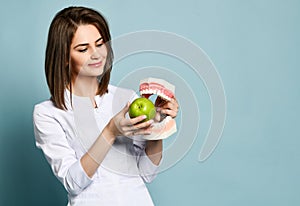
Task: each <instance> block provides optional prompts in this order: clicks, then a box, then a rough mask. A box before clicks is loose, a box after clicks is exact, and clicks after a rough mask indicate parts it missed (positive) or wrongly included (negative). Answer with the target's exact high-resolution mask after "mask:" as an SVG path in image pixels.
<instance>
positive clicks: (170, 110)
mask: <svg viewBox="0 0 300 206" xmlns="http://www.w3.org/2000/svg"><path fill="white" fill-rule="evenodd" d="M155 107H156V111H157V113H160V114H161V115H168V116H170V117H172V118H175V117H176V116H177V113H178V108H179V105H178V102H177V100H176V98H172V99H171V101H166V100H164V99H162V98H161V97H159V96H158V97H157V98H156V100H155ZM158 118H159V120H161V118H160V117H158Z"/></svg>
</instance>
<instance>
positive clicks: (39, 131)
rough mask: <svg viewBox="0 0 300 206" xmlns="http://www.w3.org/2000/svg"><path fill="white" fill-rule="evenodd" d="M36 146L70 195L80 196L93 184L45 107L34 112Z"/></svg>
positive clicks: (51, 114) (63, 133) (63, 132)
mask: <svg viewBox="0 0 300 206" xmlns="http://www.w3.org/2000/svg"><path fill="white" fill-rule="evenodd" d="M33 125H34V134H35V139H36V146H37V147H38V148H40V149H41V150H42V151H43V153H44V155H45V157H46V159H47V161H48V162H49V164H50V166H51V169H52V171H53V173H54V175H55V176H56V177H57V178H58V179H59V180H60V182H62V184H63V185H64V187H65V188H66V190H67V191H68V193H69V194H70V195H78V194H79V193H80V192H81V191H82V190H84V189H85V188H86V187H87V186H89V185H90V184H91V183H92V179H91V178H89V177H88V176H87V174H86V173H85V172H84V170H83V168H82V166H81V163H80V159H77V158H76V155H75V151H74V150H73V149H72V148H71V147H70V145H69V143H68V141H67V138H66V134H65V131H64V128H63V127H62V125H61V124H60V123H59V122H58V121H57V120H56V119H55V118H54V116H53V112H52V113H51V111H50V109H48V108H47V107H46V106H45V105H41V104H40V105H36V106H35V108H34V111H33Z"/></svg>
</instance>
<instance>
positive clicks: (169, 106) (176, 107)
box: [160, 102, 178, 113]
mask: <svg viewBox="0 0 300 206" xmlns="http://www.w3.org/2000/svg"><path fill="white" fill-rule="evenodd" d="M163 109H169V110H173V111H174V112H176V113H177V112H178V105H176V104H174V103H172V102H168V103H167V104H166V105H164V106H163V107H161V109H160V110H163Z"/></svg>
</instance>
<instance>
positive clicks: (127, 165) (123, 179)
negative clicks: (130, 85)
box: [33, 7, 178, 206]
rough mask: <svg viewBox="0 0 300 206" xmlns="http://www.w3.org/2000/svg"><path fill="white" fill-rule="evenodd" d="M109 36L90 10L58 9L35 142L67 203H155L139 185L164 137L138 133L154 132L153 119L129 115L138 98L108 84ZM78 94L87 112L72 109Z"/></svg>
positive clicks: (149, 176)
mask: <svg viewBox="0 0 300 206" xmlns="http://www.w3.org/2000/svg"><path fill="white" fill-rule="evenodd" d="M110 40H111V37H110V33H109V28H108V25H107V22H106V20H105V19H104V17H103V16H102V15H101V14H99V13H98V12H97V11H95V10H93V9H89V8H84V7H69V8H65V9H63V10H61V11H60V12H58V13H57V14H56V16H55V17H54V19H53V21H52V23H51V25H50V29H49V34H48V42H47V48H46V60H45V72H46V78H47V84H48V87H49V90H50V93H51V99H50V100H47V101H44V102H42V103H40V104H37V105H36V106H35V108H34V113H33V120H34V130H35V137H36V145H37V147H39V148H41V149H42V151H43V153H44V154H45V157H46V158H47V160H48V162H49V164H50V165H51V168H52V170H53V173H54V174H55V176H56V177H57V178H58V179H59V180H60V181H61V182H62V184H63V185H64V187H65V188H66V190H67V191H68V199H69V203H68V205H89V206H91V205H153V202H152V200H151V197H150V195H149V193H148V191H147V188H146V186H145V184H144V182H151V181H152V180H153V179H154V178H155V176H156V173H157V171H158V167H159V164H160V162H161V158H162V140H152V141H145V140H143V139H142V138H140V137H141V136H143V135H147V134H150V133H151V124H152V123H153V120H149V121H143V120H144V119H145V118H146V117H145V116H139V117H136V118H132V119H130V118H126V115H127V112H128V109H129V104H130V102H131V101H133V100H134V98H136V97H137V95H136V94H135V93H134V92H133V91H131V90H127V89H122V88H118V87H115V86H112V85H110V84H109V79H110V72H111V68H112V62H113V51H112V48H111V43H110ZM120 94H122V95H120ZM81 98H85V99H86V98H88V99H89V100H90V101H89V103H90V105H91V108H92V110H89V108H87V110H86V111H89V112H90V113H89V112H87V113H88V114H92V115H87V113H86V112H83V111H84V109H85V107H80V108H78V109H77V110H76V101H77V100H78V99H79V100H80V99H81ZM77 106H78V105H77ZM177 108H178V104H177V101H176V100H175V99H173V100H172V101H170V102H167V103H165V104H164V105H163V106H161V107H160V108H159V111H160V113H161V114H164V115H170V116H171V117H175V116H176V115H177ZM78 111H79V113H80V114H79V115H78ZM116 111H117V112H116ZM76 112H77V113H76ZM80 115H82V116H83V118H87V120H84V121H80ZM93 121H94V122H96V126H94V125H92V123H93ZM87 122H91V124H87ZM85 124H87V125H88V127H86V126H84V125H85ZM91 139H92V140H91ZM88 140H91V141H92V142H91V143H87V142H88Z"/></svg>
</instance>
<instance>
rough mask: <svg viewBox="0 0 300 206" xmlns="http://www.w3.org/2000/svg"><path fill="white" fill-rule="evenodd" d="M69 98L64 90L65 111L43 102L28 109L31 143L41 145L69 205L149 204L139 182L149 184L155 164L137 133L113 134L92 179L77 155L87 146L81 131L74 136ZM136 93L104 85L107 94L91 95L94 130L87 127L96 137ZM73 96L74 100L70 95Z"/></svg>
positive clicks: (145, 190) (149, 198)
mask: <svg viewBox="0 0 300 206" xmlns="http://www.w3.org/2000/svg"><path fill="white" fill-rule="evenodd" d="M69 96H70V93H69V92H68V90H66V92H65V102H66V106H67V108H68V110H67V111H65V110H61V109H58V108H56V107H55V106H54V105H53V103H52V102H51V101H50V100H47V101H44V102H42V103H39V104H37V105H35V108H34V112H33V123H34V132H35V138H36V145H37V147H38V148H40V149H42V151H43V153H44V155H45V157H46V159H47V161H48V162H49V164H50V165H51V168H52V171H53V173H54V175H55V176H56V177H57V178H58V179H59V180H60V182H61V183H62V184H63V185H64V187H65V189H66V190H67V191H68V199H69V202H68V205H70V206H71V205H72V206H76V205H80V206H83V205H86V206H94V205H110V206H115V205H116V206H118V205H122V206H123V205H124V206H127V205H130V206H134V205H136V206H140V205H143V206H148V205H149V206H150V205H153V202H152V200H151V197H150V195H149V192H148V190H147V188H146V185H145V183H144V182H151V181H152V180H153V179H154V178H155V177H156V174H157V172H158V168H159V166H156V165H154V164H153V163H152V162H151V160H150V159H149V158H148V156H147V155H146V154H145V141H144V140H142V137H135V138H133V139H130V138H127V137H117V140H116V141H115V143H114V145H113V146H112V148H111V149H110V151H109V152H108V154H107V155H106V157H105V159H104V161H103V162H102V163H101V165H100V167H99V168H98V170H97V172H96V173H95V175H94V176H93V177H92V178H89V177H88V176H87V175H86V173H85V172H84V170H83V168H82V166H81V163H80V158H81V157H82V155H84V154H85V152H86V151H87V149H88V148H86V147H87V146H86V145H84V143H83V142H84V137H82V133H84V131H83V132H82V131H81V135H80V136H81V137H79V131H78V130H79V129H78V128H79V127H80V126H78V122H77V125H76V117H74V111H73V109H74V108H72V106H71V101H70V98H69ZM136 97H137V95H136V94H135V92H134V91H132V90H127V89H122V88H119V87H115V86H112V85H109V86H108V93H106V94H104V95H102V96H99V95H98V96H95V101H96V104H97V105H98V108H96V109H94V108H92V109H93V110H94V111H92V112H93V115H94V116H93V115H91V116H93V118H94V120H95V122H96V125H97V126H98V130H97V129H95V131H94V129H92V130H93V131H92V132H91V134H92V133H93V132H95V135H96V136H97V135H99V134H100V133H98V132H100V131H102V130H103V128H104V127H105V125H106V124H107V123H108V122H109V120H110V119H111V118H112V117H113V116H114V115H115V114H116V113H117V112H119V111H120V110H121V109H122V108H123V107H124V106H125V104H126V103H127V102H128V101H133V100H134V99H135V98H136ZM73 98H76V96H75V95H74V94H73ZM73 98H72V99H73ZM73 103H74V99H73V102H72V104H73ZM95 138H96V137H95ZM49 195H50V194H49Z"/></svg>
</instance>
